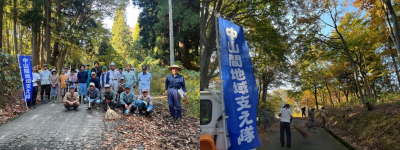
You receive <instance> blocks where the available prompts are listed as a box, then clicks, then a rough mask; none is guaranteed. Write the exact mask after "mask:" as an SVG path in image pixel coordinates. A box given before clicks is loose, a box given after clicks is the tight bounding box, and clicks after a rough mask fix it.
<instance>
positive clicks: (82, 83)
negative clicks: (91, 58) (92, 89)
mask: <svg viewBox="0 0 400 150" xmlns="http://www.w3.org/2000/svg"><path fill="white" fill-rule="evenodd" d="M87 79H88V74H87V72H86V71H85V66H84V65H81V71H80V72H78V80H79V102H81V101H82V98H81V97H82V95H83V97H85V92H86V89H87V87H86V81H87Z"/></svg>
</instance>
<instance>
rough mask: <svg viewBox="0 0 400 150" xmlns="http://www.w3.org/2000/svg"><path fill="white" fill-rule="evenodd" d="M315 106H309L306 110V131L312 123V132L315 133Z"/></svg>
mask: <svg viewBox="0 0 400 150" xmlns="http://www.w3.org/2000/svg"><path fill="white" fill-rule="evenodd" d="M314 110H315V108H314V106H313V107H312V108H311V111H308V118H309V121H310V122H309V124H308V132H310V128H311V126H312V125H314V133H317V132H316V131H315V128H316V125H315V117H314V116H315V112H314Z"/></svg>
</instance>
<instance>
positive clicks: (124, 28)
mask: <svg viewBox="0 0 400 150" xmlns="http://www.w3.org/2000/svg"><path fill="white" fill-rule="evenodd" d="M126 6H127V1H126V0H123V1H121V3H120V4H119V7H118V9H117V12H116V13H115V17H114V22H113V26H112V29H111V34H112V36H111V43H112V46H113V47H114V49H115V50H116V51H117V52H118V53H119V54H120V55H121V56H130V54H131V52H132V44H133V40H132V34H131V32H130V31H129V30H128V25H127V24H126V19H125V9H126ZM130 58H131V57H125V61H124V62H129V61H130Z"/></svg>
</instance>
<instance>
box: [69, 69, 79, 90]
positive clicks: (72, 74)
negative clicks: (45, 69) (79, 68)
mask: <svg viewBox="0 0 400 150" xmlns="http://www.w3.org/2000/svg"><path fill="white" fill-rule="evenodd" d="M77 82H78V75H77V73H75V68H72V69H71V72H70V73H69V74H68V76H67V84H68V86H71V85H73V86H74V87H75V88H74V90H75V92H76V91H77V90H76V83H77Z"/></svg>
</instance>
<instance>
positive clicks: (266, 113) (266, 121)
mask: <svg viewBox="0 0 400 150" xmlns="http://www.w3.org/2000/svg"><path fill="white" fill-rule="evenodd" d="M262 115H263V118H262V119H261V120H262V122H263V124H264V131H267V125H268V126H269V132H272V125H271V119H270V115H269V111H268V109H265V110H264V111H263V113H262Z"/></svg>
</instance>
